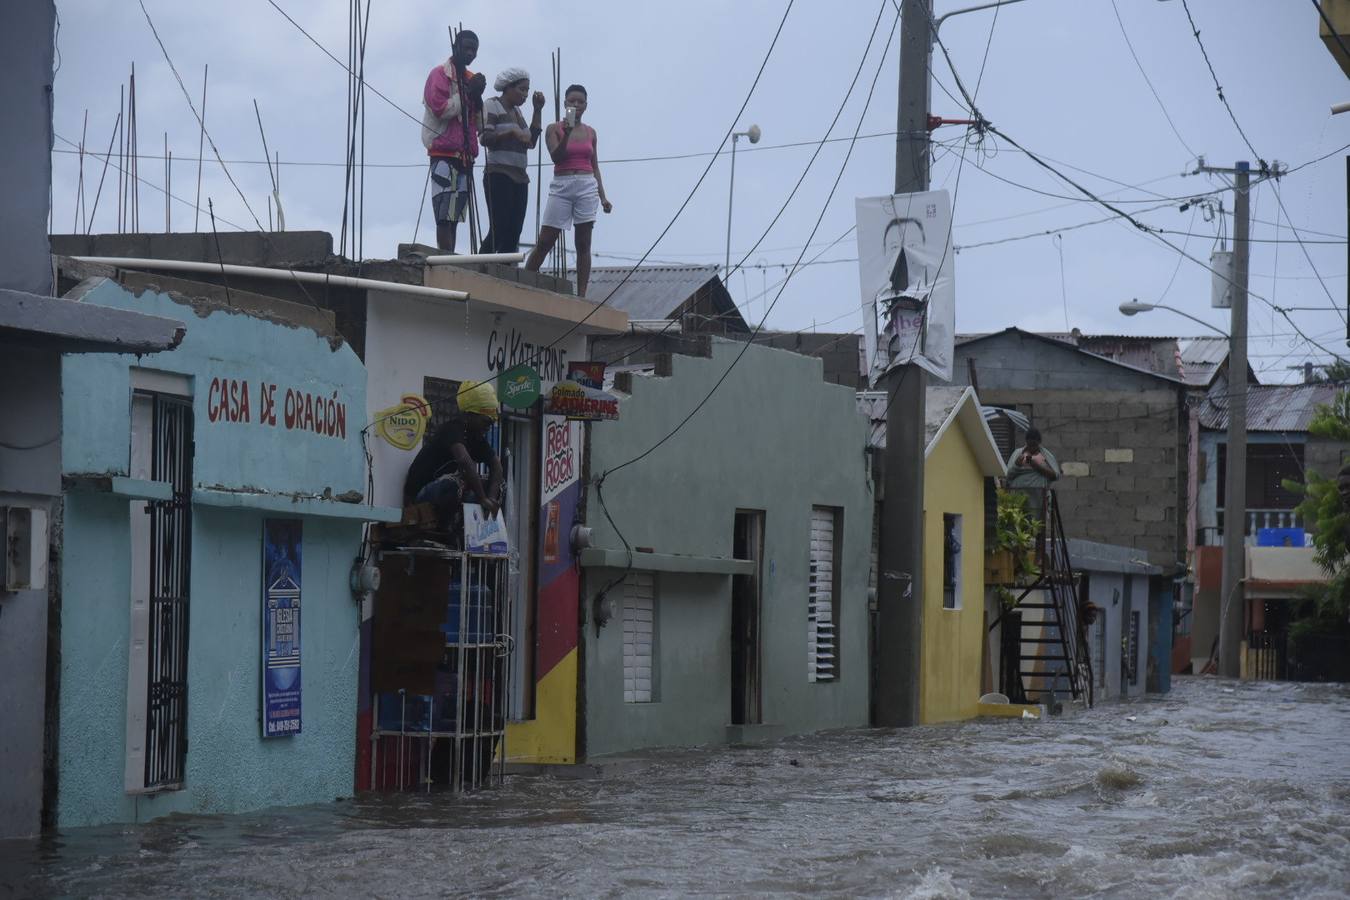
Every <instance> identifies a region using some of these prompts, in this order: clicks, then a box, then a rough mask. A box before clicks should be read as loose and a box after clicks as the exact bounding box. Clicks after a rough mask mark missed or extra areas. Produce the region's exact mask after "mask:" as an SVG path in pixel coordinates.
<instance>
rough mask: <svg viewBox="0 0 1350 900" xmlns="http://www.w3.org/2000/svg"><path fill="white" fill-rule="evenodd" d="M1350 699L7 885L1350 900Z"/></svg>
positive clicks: (721, 764) (452, 801) (102, 846)
mask: <svg viewBox="0 0 1350 900" xmlns="http://www.w3.org/2000/svg"><path fill="white" fill-rule="evenodd" d="M1348 751H1350V689H1347V688H1346V687H1344V686H1323V685H1296V684H1234V683H1231V682H1219V681H1216V680H1214V679H1191V678H1181V679H1178V680H1177V681H1175V682H1174V688H1173V691H1172V693H1171V694H1170V695H1169V696H1167V697H1166V698H1162V699H1151V700H1148V701H1142V702H1138V703H1132V704H1112V705H1105V706H1101V707H1098V708H1097V709H1095V710H1092V711H1090V712H1087V713H1079V712H1071V713H1069V714H1067V715H1066V716H1065V717H1063V718H1059V719H1052V720H1050V721H1047V722H1043V723H1035V722H1024V721H1019V720H998V721H994V720H986V721H978V722H970V723H964V724H953V725H939V726H928V727H923V728H916V729H910V730H905V731H860V732H848V733H833V734H827V735H819V736H813V737H809V738H799V739H789V740H785V741H782V742H780V743H776V744H772V745H767V746H758V747H742V748H727V749H715V750H709V751H679V752H663V753H655V754H651V755H647V756H642V757H630V758H626V759H625V760H623V761H617V762H615V763H613V764H609V765H602V766H600V774H599V775H598V776H596V777H589V778H564V777H554V776H550V777H534V776H528V777H527V776H516V777H512V778H510V779H508V782H507V785H506V787H505V788H503V789H501V790H495V791H485V792H481V793H478V794H475V795H472V796H468V797H451V796H443V795H437V796H413V797H410V796H399V797H379V798H364V799H358V800H354V801H350V800H349V801H345V802H341V803H335V804H332V805H329V806H323V807H309V808H301V809H289V810H280V811H269V812H265V813H257V814H251V815H244V816H231V817H222V816H210V817H182V816H179V817H172V818H168V819H163V820H159V821H157V822H153V823H151V824H148V825H141V826H118V827H106V828H95V829H88V830H82V831H77V832H72V833H68V834H63V835H60V836H55V837H52V838H49V839H46V840H44V841H41V842H8V843H0V896H15V897H18V896H24V897H29V896H90V895H96V896H110V897H131V896H151V895H154V896H170V895H172V896H202V897H217V896H222V897H223V896H241V895H242V896H278V895H310V896H313V895H338V896H349V895H367V896H381V897H394V896H424V897H435V896H446V895H450V894H456V895H464V894H469V895H496V896H513V895H534V896H542V895H567V896H595V895H609V896H618V895H648V896H679V895H686V894H691V893H714V894H740V893H792V894H802V895H807V894H810V895H821V894H825V895H834V896H901V897H904V896H914V897H964V896H972V897H984V896H1067V897H1077V896H1087V895H1095V896H1108V897H1138V896H1165V897H1170V896H1177V897H1225V896H1233V895H1239V896H1280V897H1309V896H1325V897H1333V896H1335V897H1338V896H1345V895H1346V893H1347V889H1348V888H1350V752H1348Z"/></svg>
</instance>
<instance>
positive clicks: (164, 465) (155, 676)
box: [145, 394, 193, 789]
mask: <svg viewBox="0 0 1350 900" xmlns="http://www.w3.org/2000/svg"><path fill="white" fill-rule="evenodd" d="M153 422H154V424H153V433H154V442H153V454H154V455H153V459H152V461H151V478H152V479H153V480H155V481H167V482H168V483H169V484H170V485H171V486H172V488H173V498H172V499H170V500H155V501H152V502H150V503H148V504H147V506H146V512H147V513H148V514H149V516H150V623H149V626H150V627H149V648H148V649H149V673H148V674H149V678H148V686H147V690H148V695H147V703H146V742H145V787H146V788H148V789H153V788H173V787H178V786H180V785H181V784H182V783H183V770H184V768H185V760H186V757H187V745H188V743H187V742H188V739H187V650H188V592H189V590H188V588H189V585H190V583H191V566H190V561H191V554H192V452H193V445H192V404H191V402H190V401H188V400H180V399H178V398H175V397H169V396H165V395H162V394H157V395H155V398H154V419H153Z"/></svg>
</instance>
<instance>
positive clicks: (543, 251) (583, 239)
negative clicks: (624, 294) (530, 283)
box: [525, 84, 614, 297]
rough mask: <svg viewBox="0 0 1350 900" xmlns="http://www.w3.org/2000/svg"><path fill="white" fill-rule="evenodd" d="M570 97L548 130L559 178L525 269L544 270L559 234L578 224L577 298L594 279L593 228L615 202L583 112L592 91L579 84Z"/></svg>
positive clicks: (546, 135)
mask: <svg viewBox="0 0 1350 900" xmlns="http://www.w3.org/2000/svg"><path fill="white" fill-rule="evenodd" d="M564 97H565V100H564V102H565V103H566V104H567V111H568V117H567V118H565V119H564V120H563V121H561V122H555V123H554V124H552V125H550V126H548V130H547V131H546V132H545V133H544V140H545V143H546V144H547V146H548V153H549V156H551V157H552V158H553V182H552V183H551V184H550V185H549V188H548V205H547V206H545V207H544V217H543V223H542V224H541V227H540V229H539V237H538V238H537V239H536V240H535V244H534V250H533V251H532V252H531V253H530V258H529V259H528V260H527V261H526V263H525V268H527V269H529V270H530V271H532V272H537V271H539V266H540V265H542V264H543V262H544V257H545V256H547V255H548V253H549V251H550V250H552V249H553V245H554V244H555V243H557V241H558V235H560V234H562V233H563V232H564V231H566V230H567V229H569V228H574V229H575V231H576V250H577V296H579V297H584V296H586V285H587V283H588V282H589V281H590V280H591V232H592V230H593V229H594V228H595V220H596V217H597V213H598V212H599V211H600V209H601V208H603V209H604V211H605V212H609V211H610V210H612V209H613V208H614V206H613V204H611V203H610V202H609V198H608V197H606V196H605V183H604V181H603V180H601V178H600V162H599V158H598V156H597V155H596V136H595V129H594V128H592V127H591V126H589V125H583V124H582V123H581V116H582V114H583V113H584V112H585V111H586V89H585V88H584V87H582V86H581V85H579V84H574V85H572V86H571V87H569V88H568V89H567V93H566V94H565V95H564Z"/></svg>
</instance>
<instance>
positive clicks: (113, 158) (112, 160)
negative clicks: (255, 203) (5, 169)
mask: <svg viewBox="0 0 1350 900" xmlns="http://www.w3.org/2000/svg"><path fill="white" fill-rule="evenodd" d="M52 135H53V136H54V137H55V138H56V139H57V140H58V141H63V142H65V143H67V144H70V145H71V146H72V147H75V146H78V144H76V143H75V142H74V141H72V140H71V139H70V138H68V137H65V136H64V135H62V134H60V133H58V132H52ZM85 155H86V156H90V157H93V158H94V159H101V160H103V161H104V162H105V163H107V164H108V165H111V166H112V167H113V168H114V169H116V170H117V171H118V172H121V173H122V174H123V175H126V176H127V177H128V178H131V177H133V176H132V173H131V172H130V171H128V170H127V169H124V168H122V166H121V164H120V163H118V162H117V154H115V153H111V152H109V153H98V152H96V151H93V150H88V149H86V150H85ZM134 177H135V179H136V180H137V181H139V182H140V183H141V184H143V185H145V186H146V187H148V188H153V189H154V190H157V191H159V192H160V193H161V194H164V193H168V192H166V191H165V190H164V188H162V187H160V186H159V185H157V184H155V183H153V182H151V181H148V180H146V179H144V178H142V177H141V176H140V175H136V176H134ZM168 196H169V197H170V198H171V199H174V200H177V201H178V202H179V203H181V204H183V205H184V206H186V207H188V208H189V209H195V210H197V211H198V212H206V208H205V207H203V206H198V205H197V204H195V203H193V202H192V201H191V200H184V199H183V198H182V197H180V196H178V195H177V194H174V193H168ZM94 212H96V213H97V212H98V207H97V205H96V206H95V207H94ZM216 219H217V221H220V222H224V223H225V224H226V225H228V226H230V227H231V228H233V229H235V230H237V231H243V230H244V226H243V225H237V224H235V223H234V222H231V221H230V220H229V219H226V218H224V217H223V216H216Z"/></svg>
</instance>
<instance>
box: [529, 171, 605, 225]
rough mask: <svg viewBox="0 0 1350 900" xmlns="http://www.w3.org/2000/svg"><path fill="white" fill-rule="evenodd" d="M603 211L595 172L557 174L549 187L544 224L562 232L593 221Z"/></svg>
mask: <svg viewBox="0 0 1350 900" xmlns="http://www.w3.org/2000/svg"><path fill="white" fill-rule="evenodd" d="M599 212H600V188H599V186H598V185H597V184H596V183H595V176H594V175H554V176H553V182H552V183H551V184H550V185H549V186H548V204H547V205H546V206H545V207H544V220H543V221H544V224H545V225H547V226H549V227H550V228H556V229H558V230H559V231H566V230H567V229H569V228H571V227H572V226H573V225H585V224H587V223H589V222H594V221H595V218H596V215H597V214H598V213H599Z"/></svg>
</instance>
